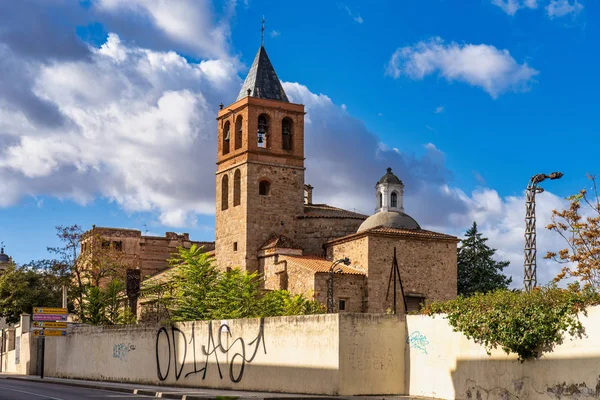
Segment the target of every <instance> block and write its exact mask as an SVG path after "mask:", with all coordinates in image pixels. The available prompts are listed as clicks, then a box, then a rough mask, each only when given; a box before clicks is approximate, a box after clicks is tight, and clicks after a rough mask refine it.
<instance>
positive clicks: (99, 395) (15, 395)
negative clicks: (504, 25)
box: [0, 379, 158, 400]
mask: <svg viewBox="0 0 600 400" xmlns="http://www.w3.org/2000/svg"><path fill="white" fill-rule="evenodd" d="M142 398H143V399H157V398H158V397H154V396H144V395H137V394H127V393H118V392H115V391H111V390H100V389H88V388H81V387H76V386H68V385H57V384H53V383H42V382H30V381H22V380H12V379H0V399H1V400H34V399H38V400H46V399H47V400H80V399H90V400H91V399H110V400H120V399H142Z"/></svg>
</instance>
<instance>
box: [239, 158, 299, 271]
mask: <svg viewBox="0 0 600 400" xmlns="http://www.w3.org/2000/svg"><path fill="white" fill-rule="evenodd" d="M262 180H267V181H269V182H270V189H269V194H268V195H266V196H262V195H259V182H260V181H262ZM303 202H304V169H301V168H295V167H285V166H275V165H264V164H254V163H251V164H248V213H247V216H246V218H247V245H246V246H247V247H246V252H247V254H246V265H247V268H248V270H250V271H256V270H257V269H258V258H257V252H258V250H259V249H260V247H261V246H262V245H263V244H264V243H265V242H266V241H267V239H269V237H270V236H271V235H272V234H274V233H276V234H283V235H285V236H287V237H289V238H291V239H292V240H293V239H294V230H295V229H294V225H295V222H296V218H295V217H296V216H297V215H298V214H300V213H301V212H302V211H303V207H304V205H303Z"/></svg>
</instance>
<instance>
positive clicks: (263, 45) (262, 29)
mask: <svg viewBox="0 0 600 400" xmlns="http://www.w3.org/2000/svg"><path fill="white" fill-rule="evenodd" d="M260 31H261V32H260V36H261V37H260V45H261V47H265V16H264V15H263V17H262V28H260Z"/></svg>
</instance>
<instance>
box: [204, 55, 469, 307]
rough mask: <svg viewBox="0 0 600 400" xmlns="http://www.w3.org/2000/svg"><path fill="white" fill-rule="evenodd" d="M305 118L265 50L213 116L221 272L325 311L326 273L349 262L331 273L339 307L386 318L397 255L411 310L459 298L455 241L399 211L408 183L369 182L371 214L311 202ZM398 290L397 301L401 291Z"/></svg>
mask: <svg viewBox="0 0 600 400" xmlns="http://www.w3.org/2000/svg"><path fill="white" fill-rule="evenodd" d="M304 115H305V111H304V105H302V104H294V103H291V102H290V101H289V100H288V97H287V96H286V94H285V91H284V89H283V86H282V85H281V82H280V81H279V79H278V77H277V74H276V73H275V70H274V68H273V65H272V64H271V62H270V60H269V57H268V56H267V52H266V50H265V48H264V46H261V47H260V49H259V50H258V53H257V54H256V57H255V59H254V62H253V63H252V66H251V68H250V70H249V73H248V76H247V77H246V80H245V81H244V84H243V86H242V88H241V90H240V92H239V94H238V97H237V99H236V100H235V102H234V103H232V104H230V105H229V106H222V105H221V109H220V110H219V112H218V116H217V122H218V132H217V135H218V149H217V151H218V157H217V172H216V189H217V190H216V238H215V239H216V240H215V257H216V263H217V265H218V266H219V267H220V268H223V269H227V268H235V267H240V268H242V269H245V270H247V271H248V272H259V273H260V274H261V276H262V279H263V283H264V289H265V290H277V289H287V290H289V291H290V292H291V293H293V294H295V293H304V294H306V295H309V296H314V297H315V298H316V299H318V300H319V301H320V302H322V303H323V304H325V303H326V297H327V281H328V277H329V276H330V269H331V267H332V265H333V263H334V262H335V261H337V260H341V259H345V258H348V259H349V261H350V262H349V265H344V264H343V263H339V264H337V265H336V267H335V271H334V272H335V273H334V275H333V276H334V288H335V290H334V297H335V299H334V305H335V310H336V311H348V312H385V311H386V310H388V309H390V308H391V301H392V300H391V299H392V297H393V294H392V293H388V291H389V289H388V285H389V282H390V273H391V271H392V261H393V258H394V252H396V254H397V264H398V266H399V272H400V278H401V283H402V287H403V292H404V296H405V299H406V302H407V306H408V309H409V310H413V309H416V308H418V306H419V304H420V303H422V302H423V301H424V300H426V299H428V300H447V299H452V298H454V297H456V293H457V261H456V246H457V243H458V239H457V238H456V237H454V236H450V235H446V234H443V233H437V232H432V231H428V230H424V229H421V227H420V225H419V224H418V223H417V221H415V220H414V219H413V218H412V217H410V216H409V215H408V214H406V213H405V212H404V205H403V195H404V184H403V183H402V181H401V180H400V179H399V178H398V177H397V176H396V175H395V174H394V173H393V172H392V169H391V168H388V169H387V171H386V172H385V174H384V175H383V176H382V177H381V179H379V180H378V181H377V183H376V185H375V196H374V198H375V203H376V204H375V213H374V214H373V215H371V216H370V217H367V216H366V215H362V214H360V213H356V212H352V211H347V210H343V209H340V208H337V207H333V206H330V205H327V204H314V203H313V201H312V197H313V193H312V191H313V187H312V186H310V185H308V184H306V182H305V179H304V172H305V167H304V160H305V154H304ZM308 156H309V157H310V154H308ZM376 178H377V177H374V181H375V179H376ZM408 190H410V188H408ZM392 287H393V286H392ZM397 291H398V293H397V295H398V296H400V297H398V298H399V299H402V297H401V296H402V293H401V291H400V285H397ZM402 308H403V307H400V306H399V309H400V310H401V309H402Z"/></svg>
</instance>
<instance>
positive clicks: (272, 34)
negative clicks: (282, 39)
mask: <svg viewBox="0 0 600 400" xmlns="http://www.w3.org/2000/svg"><path fill="white" fill-rule="evenodd" d="M270 35H271V37H272V38H276V37H279V36H281V33H279V31H275V30H273V31H271V33H270Z"/></svg>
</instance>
